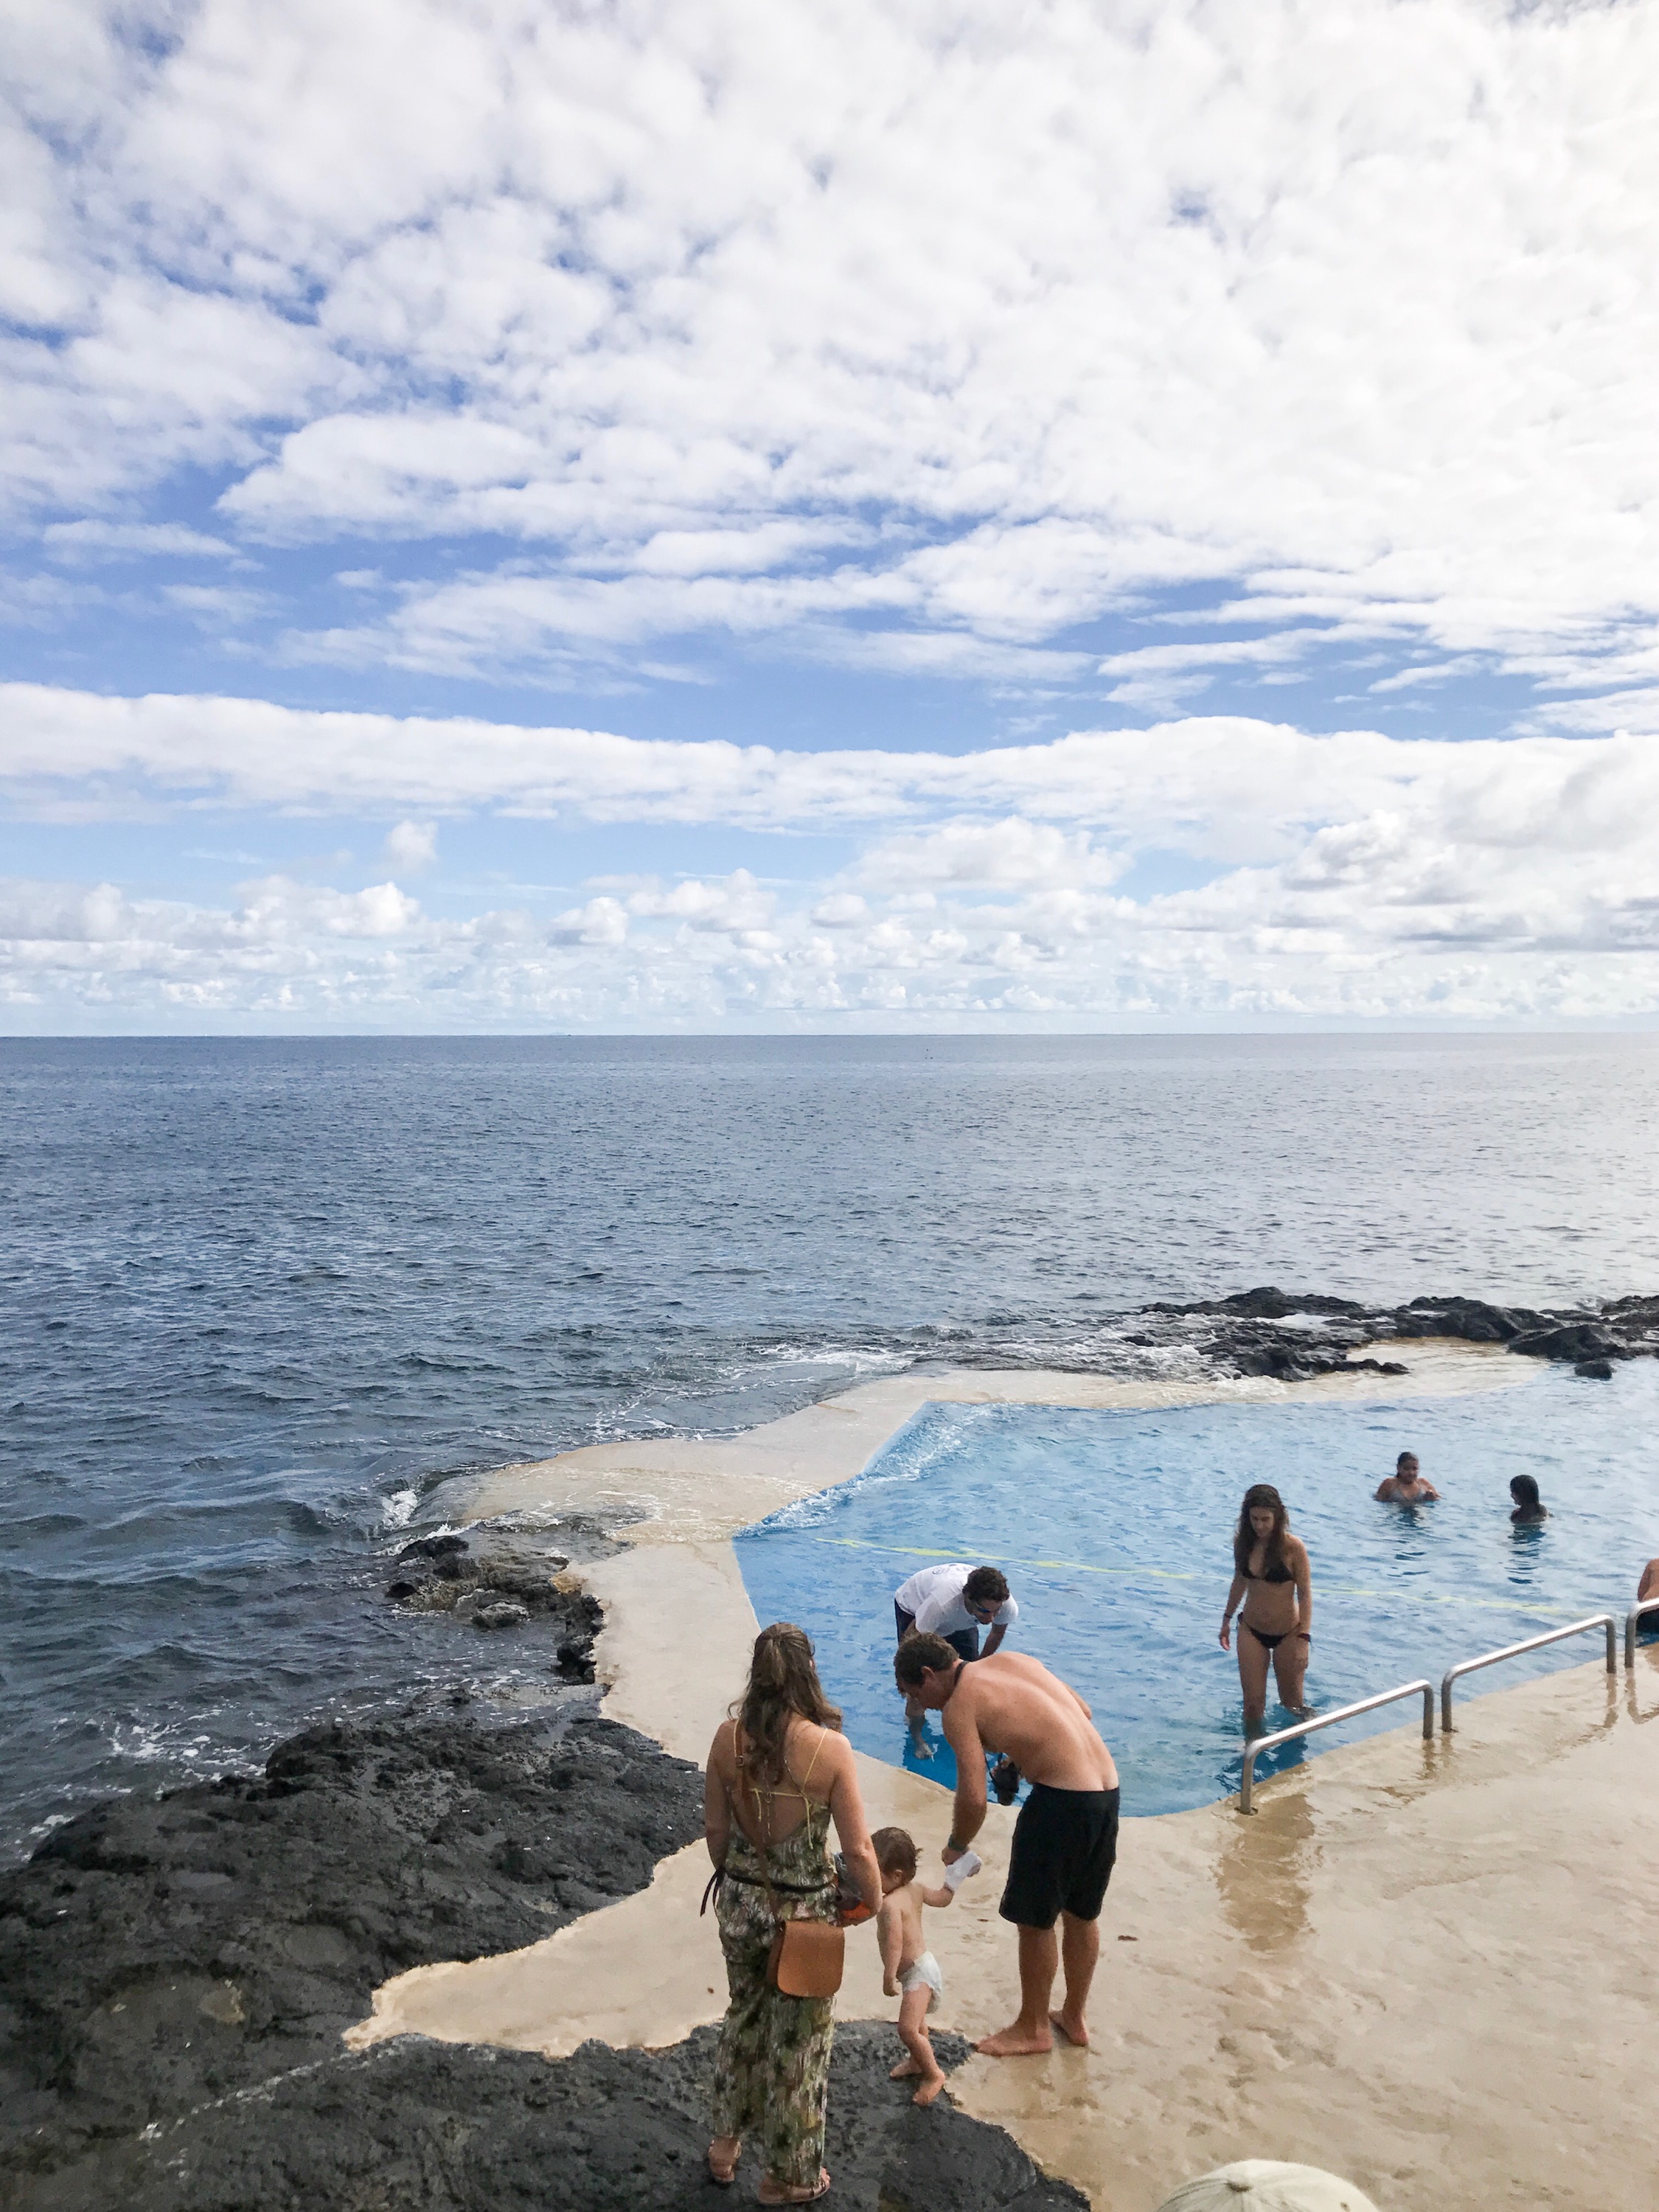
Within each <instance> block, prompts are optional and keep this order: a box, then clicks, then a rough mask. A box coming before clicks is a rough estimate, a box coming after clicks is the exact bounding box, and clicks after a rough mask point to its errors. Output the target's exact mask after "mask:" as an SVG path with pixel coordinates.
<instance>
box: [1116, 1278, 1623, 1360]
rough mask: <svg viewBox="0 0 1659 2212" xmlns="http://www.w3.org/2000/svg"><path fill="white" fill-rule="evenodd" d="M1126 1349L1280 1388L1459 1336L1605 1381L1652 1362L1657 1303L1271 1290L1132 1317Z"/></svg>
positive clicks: (1150, 1309) (1150, 1310)
mask: <svg viewBox="0 0 1659 2212" xmlns="http://www.w3.org/2000/svg"><path fill="white" fill-rule="evenodd" d="M1135 1318H1136V1320H1137V1322H1140V1323H1141V1324H1143V1327H1142V1330H1141V1333H1139V1334H1132V1335H1130V1337H1129V1338H1128V1341H1129V1342H1130V1343H1132V1344H1142V1345H1156V1344H1161V1343H1164V1342H1166V1341H1167V1342H1175V1341H1179V1342H1181V1343H1182V1344H1184V1345H1188V1346H1192V1347H1193V1348H1194V1350H1195V1351H1197V1352H1199V1353H1200V1356H1201V1357H1202V1358H1206V1359H1210V1360H1213V1361H1214V1362H1215V1363H1216V1364H1217V1365H1218V1366H1222V1367H1225V1368H1226V1369H1227V1370H1229V1371H1230V1372H1231V1373H1233V1374H1235V1375H1271V1376H1277V1377H1279V1379H1280V1380H1282V1381H1284V1382H1287V1383H1300V1382H1308V1381H1311V1380H1312V1379H1313V1377H1314V1376H1319V1375H1331V1374H1335V1373H1339V1372H1340V1371H1342V1370H1349V1371H1358V1372H1360V1373H1364V1372H1366V1371H1368V1370H1369V1371H1370V1372H1372V1373H1381V1374H1384V1375H1401V1374H1404V1373H1406V1372H1407V1367H1406V1365H1405V1364H1401V1363H1400V1362H1397V1361H1393V1360H1382V1361H1379V1360H1376V1359H1374V1358H1358V1359H1356V1358H1353V1357H1352V1355H1353V1353H1354V1352H1357V1351H1358V1350H1359V1348H1360V1347H1361V1346H1364V1345H1368V1344H1376V1343H1380V1342H1386V1341H1388V1340H1391V1339H1410V1338H1413V1337H1443V1336H1449V1337H1456V1338H1460V1339H1462V1341H1463V1342H1464V1343H1466V1344H1490V1345H1495V1346H1502V1348H1503V1349H1504V1351H1505V1352H1521V1353H1522V1354H1525V1355H1527V1356H1528V1357H1530V1358H1534V1359H1551V1360H1559V1361H1562V1362H1565V1363H1567V1364H1571V1366H1572V1367H1573V1369H1574V1371H1575V1372H1576V1373H1578V1374H1581V1375H1590V1376H1597V1377H1599V1378H1601V1379H1602V1380H1605V1379H1607V1376H1611V1374H1612V1372H1613V1365H1612V1363H1613V1361H1615V1360H1620V1359H1639V1358H1652V1357H1656V1356H1659V1297H1626V1298H1612V1299H1608V1300H1607V1301H1605V1302H1603V1303H1601V1304H1596V1305H1595V1306H1588V1307H1572V1308H1569V1309H1566V1310H1538V1309H1534V1308H1533V1307H1531V1306H1506V1305H1495V1304H1491V1303H1489V1302H1488V1301H1487V1300H1486V1299H1485V1298H1466V1297H1419V1298H1413V1300H1412V1301H1411V1303H1410V1304H1408V1305H1403V1306H1384V1305H1365V1304H1361V1303H1359V1302H1358V1300H1356V1299H1353V1298H1336V1297H1324V1296H1322V1295H1321V1294H1320V1293H1318V1292H1316V1291H1310V1292H1307V1293H1297V1292H1293V1291H1281V1290H1279V1289H1278V1288H1277V1287H1276V1286H1274V1285H1271V1284H1269V1285H1264V1286H1263V1287H1262V1288H1261V1289H1259V1290H1254V1291H1235V1292H1234V1294H1233V1295H1232V1296H1231V1297H1225V1298H1200V1299H1198V1300H1196V1301H1194V1302H1193V1303H1191V1304H1186V1305H1172V1304H1162V1303H1160V1304H1154V1305H1149V1306H1146V1307H1143V1308H1142V1309H1141V1311H1140V1313H1139V1315H1138V1316H1135Z"/></svg>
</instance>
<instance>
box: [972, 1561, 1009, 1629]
mask: <svg viewBox="0 0 1659 2212" xmlns="http://www.w3.org/2000/svg"><path fill="white" fill-rule="evenodd" d="M962 1601H963V1605H965V1606H966V1607H967V1608H968V1610H969V1613H972V1614H973V1616H974V1619H975V1620H976V1621H978V1623H979V1624H980V1626H981V1628H982V1627H984V1626H985V1625H986V1624H987V1622H988V1621H990V1620H992V1619H994V1616H995V1614H996V1613H997V1610H998V1608H999V1607H1001V1606H1005V1605H1006V1604H1007V1602H1008V1577H1007V1576H1006V1575H1005V1574H1004V1573H1003V1571H1002V1570H1001V1568H1000V1567H975V1569H974V1571H973V1573H972V1574H971V1575H969V1577H968V1579H967V1581H966V1582H965V1583H963V1586H962Z"/></svg>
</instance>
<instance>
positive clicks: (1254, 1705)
mask: <svg viewBox="0 0 1659 2212" xmlns="http://www.w3.org/2000/svg"><path fill="white" fill-rule="evenodd" d="M1241 1600H1242V1601H1243V1607H1244V1610H1243V1613H1240V1614H1239V1622H1238V1679H1239V1682H1240V1684H1241V1686H1243V1692H1244V1733H1245V1735H1261V1723H1262V1719H1263V1716H1264V1715H1265V1714H1266V1712H1267V1662H1268V1661H1269V1660H1270V1659H1271V1661H1272V1662H1273V1677H1274V1680H1276V1681H1277V1682H1278V1685H1279V1702H1280V1704H1281V1705H1288V1706H1289V1708H1290V1710H1291V1711H1292V1712H1293V1713H1295V1714H1296V1715H1297V1717H1298V1718H1299V1719H1300V1718H1303V1717H1305V1716H1306V1714H1307V1711H1308V1707H1307V1706H1306V1705H1304V1703H1303V1701H1302V1685H1303V1679H1304V1676H1305V1675H1306V1674H1307V1671H1308V1656H1309V1653H1310V1650H1311V1648H1312V1644H1313V1570H1312V1568H1311V1567H1310V1565H1309V1564H1308V1547H1307V1546H1306V1545H1305V1544H1304V1542H1303V1541H1302V1540H1301V1538H1300V1537H1299V1536H1292V1535H1291V1522H1290V1516H1289V1515H1288V1514H1287V1513H1286V1512H1285V1501H1284V1499H1283V1498H1281V1497H1280V1496H1279V1492H1277V1491H1276V1490H1275V1489H1274V1488H1273V1485H1272V1484H1271V1483H1270V1482H1253V1483H1252V1484H1251V1485H1250V1487H1249V1489H1248V1490H1247V1491H1246V1492H1245V1493H1244V1504H1243V1508H1242V1509H1241V1510H1240V1512H1239V1516H1238V1527H1237V1529H1236V1530H1235V1532H1234V1534H1233V1579H1232V1587H1231V1589H1229V1591H1228V1592H1227V1610H1226V1611H1225V1613H1223V1614H1222V1616H1221V1648H1222V1650H1224V1651H1229V1650H1231V1649H1232V1626H1231V1624H1232V1618H1233V1615H1234V1613H1236V1612H1237V1610H1238V1607H1239V1603H1240V1601H1241Z"/></svg>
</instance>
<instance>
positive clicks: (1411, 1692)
mask: <svg viewBox="0 0 1659 2212" xmlns="http://www.w3.org/2000/svg"><path fill="white" fill-rule="evenodd" d="M1419 1694H1420V1695H1421V1697H1422V1699H1423V1741H1424V1742H1425V1743H1432V1742H1433V1741H1434V1684H1433V1683H1432V1682H1431V1681H1428V1680H1424V1681H1421V1682H1402V1683H1401V1685H1400V1687H1399V1688H1398V1689H1397V1690H1383V1691H1379V1692H1378V1693H1377V1695H1376V1697H1374V1698H1362V1699H1360V1700H1359V1703H1358V1705H1339V1706H1338V1707H1337V1709H1336V1711H1334V1713H1321V1714H1320V1716H1319V1717H1318V1719H1317V1720H1311V1721H1298V1722H1297V1724H1296V1726H1295V1727H1294V1728H1287V1729H1279V1730H1278V1731H1277V1733H1276V1734H1275V1735H1259V1736H1257V1738H1256V1740H1255V1742H1254V1743H1251V1744H1247V1745H1246V1746H1245V1749H1244V1772H1243V1778H1242V1781H1241V1783H1240V1786H1239V1792H1238V1809H1239V1811H1240V1812H1241V1813H1253V1812H1254V1811H1255V1806H1254V1805H1253V1804H1252V1803H1251V1802H1250V1798H1251V1796H1252V1793H1253V1792H1254V1790H1255V1762H1256V1759H1257V1757H1258V1755H1259V1754H1260V1753H1262V1752H1264V1751H1274V1750H1276V1749H1277V1748H1278V1747H1279V1745H1280V1744H1281V1743H1289V1742H1290V1741H1291V1740H1292V1738H1293V1737H1296V1736H1299V1735H1312V1734H1313V1732H1314V1730H1315V1729H1322V1728H1334V1727H1335V1725H1336V1723H1338V1721H1351V1720H1352V1719H1353V1718H1354V1717H1355V1716H1356V1714H1358V1713H1370V1712H1375V1711H1376V1708H1377V1707H1378V1706H1379V1705H1392V1704H1393V1703H1394V1701H1395V1699H1396V1698H1414V1697H1417V1696H1418V1695H1419Z"/></svg>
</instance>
